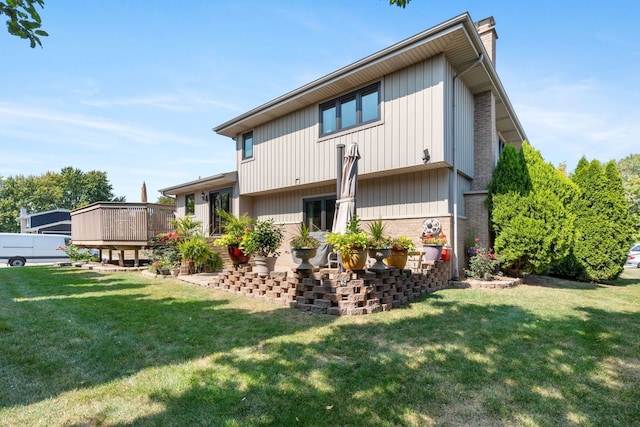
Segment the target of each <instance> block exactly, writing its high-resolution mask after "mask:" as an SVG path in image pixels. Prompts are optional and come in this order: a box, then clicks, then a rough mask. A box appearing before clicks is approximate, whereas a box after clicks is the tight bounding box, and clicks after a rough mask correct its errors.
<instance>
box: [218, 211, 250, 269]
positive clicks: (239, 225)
mask: <svg viewBox="0 0 640 427" xmlns="http://www.w3.org/2000/svg"><path fill="white" fill-rule="evenodd" d="M216 214H217V215H219V216H220V218H221V219H222V226H223V228H224V233H223V234H222V235H221V236H220V237H219V238H218V239H216V240H214V242H213V244H214V245H216V246H218V247H222V248H227V251H228V252H229V257H230V258H231V262H232V263H233V265H236V266H238V265H241V264H246V263H248V262H249V258H250V254H249V253H246V254H245V253H244V252H243V251H242V250H241V249H240V243H241V242H242V239H243V238H244V236H245V235H246V234H248V233H249V230H250V229H251V227H253V224H254V223H255V220H253V219H252V218H250V217H249V216H248V215H247V214H246V213H245V214H243V215H242V216H240V217H236V216H234V215H232V214H231V213H229V212H227V211H224V210H220V209H218V210H217V211H216Z"/></svg>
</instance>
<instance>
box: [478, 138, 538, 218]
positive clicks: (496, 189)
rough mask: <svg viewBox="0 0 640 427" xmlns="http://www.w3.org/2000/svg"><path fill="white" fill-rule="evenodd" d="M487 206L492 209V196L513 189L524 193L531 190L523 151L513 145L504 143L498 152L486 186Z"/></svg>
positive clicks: (521, 193) (518, 192)
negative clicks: (496, 162) (497, 159)
mask: <svg viewBox="0 0 640 427" xmlns="http://www.w3.org/2000/svg"><path fill="white" fill-rule="evenodd" d="M487 191H488V195H487V202H486V205H487V208H489V212H491V210H492V209H493V196H495V195H496V194H505V193H508V192H510V191H513V192H515V193H517V194H520V195H524V194H527V193H528V192H529V191H531V178H529V172H528V171H527V167H526V164H525V160H524V152H523V151H522V150H520V151H518V150H517V149H516V147H514V146H513V145H506V146H505V147H504V150H502V152H501V153H500V159H499V161H498V164H497V165H496V167H495V169H494V171H493V176H492V178H491V181H490V182H489V185H488V186H487Z"/></svg>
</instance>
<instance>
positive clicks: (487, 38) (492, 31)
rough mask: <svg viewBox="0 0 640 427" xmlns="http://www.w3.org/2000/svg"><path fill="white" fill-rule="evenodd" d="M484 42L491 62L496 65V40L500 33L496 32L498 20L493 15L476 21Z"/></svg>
mask: <svg viewBox="0 0 640 427" xmlns="http://www.w3.org/2000/svg"><path fill="white" fill-rule="evenodd" d="M475 25H476V29H477V30H478V34H479V35H480V39H481V40H482V44H483V45H484V48H485V50H486V51H487V54H488V55H489V58H490V59H491V62H493V65H494V66H495V65H496V40H498V33H497V32H496V21H495V20H494V19H493V16H490V17H488V18H484V19H482V20H480V21H478V22H476V23H475Z"/></svg>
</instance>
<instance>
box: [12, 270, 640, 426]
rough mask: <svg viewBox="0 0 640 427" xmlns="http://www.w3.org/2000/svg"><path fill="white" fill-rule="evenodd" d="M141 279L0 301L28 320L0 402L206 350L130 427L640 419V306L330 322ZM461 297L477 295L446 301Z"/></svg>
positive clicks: (468, 306) (425, 307) (453, 311)
mask: <svg viewBox="0 0 640 427" xmlns="http://www.w3.org/2000/svg"><path fill="white" fill-rule="evenodd" d="M60 277H62V278H63V279H64V282H65V286H69V287H71V288H73V287H74V286H76V287H81V286H82V284H83V283H84V284H85V285H86V286H89V287H91V286H95V284H94V283H92V281H91V280H87V278H86V276H84V274H77V273H75V274H73V273H69V274H68V275H65V274H63V273H60ZM117 277H122V276H117ZM107 280H109V279H108V276H107ZM110 280H114V279H113V278H112V279H110ZM130 282H133V284H132V283H130ZM135 282H136V279H132V280H128V279H127V280H125V281H124V283H119V282H118V280H114V282H112V283H113V287H112V288H111V290H112V291H110V290H107V291H105V293H104V295H90V294H87V293H83V292H82V290H80V291H79V292H78V293H77V294H73V293H69V294H67V293H66V292H67V291H66V290H65V291H64V292H65V293H62V294H61V293H57V294H56V293H55V290H54V289H50V288H46V289H45V288H42V287H38V286H37V285H31V286H29V287H28V289H34V290H35V293H37V294H39V295H40V296H41V297H45V298H46V297H50V298H48V299H44V300H38V299H34V300H32V301H25V302H20V303H13V302H11V300H10V299H7V298H5V297H3V298H2V299H0V307H1V308H2V311H0V313H6V314H7V316H21V315H22V316H31V317H32V318H31V319H28V320H24V321H22V322H11V320H9V324H10V326H11V327H12V328H13V329H12V330H11V331H10V332H9V333H2V332H1V331H0V344H1V345H2V349H3V351H2V352H0V362H1V363H0V374H1V375H0V407H3V406H10V405H23V404H28V403H32V402H37V401H41V400H43V399H45V398H47V397H49V396H55V395H57V394H59V393H61V392H64V391H67V390H72V389H75V388H84V387H86V388H89V387H91V386H92V385H99V384H105V383H107V382H109V381H112V380H115V379H121V378H124V377H127V376H131V375H133V374H135V373H137V372H139V371H141V370H143V369H144V368H146V367H154V366H164V365H169V364H176V363H180V362H183V361H187V360H192V359H197V358H200V357H205V356H210V357H211V359H212V360H211V362H210V363H209V361H207V362H205V363H202V365H201V367H200V368H199V369H197V370H193V371H191V372H190V373H189V374H188V375H189V377H188V379H189V384H190V386H188V388H187V389H186V390H184V391H180V392H177V391H176V390H174V389H172V388H171V387H170V386H167V389H166V390H162V391H157V392H155V393H154V394H152V395H151V396H149V397H150V398H151V399H152V400H153V401H154V402H156V403H157V404H158V407H161V408H162V410H161V411H160V412H158V413H156V414H154V415H148V416H140V417H139V418H137V419H136V420H135V421H133V422H132V423H127V424H126V425H252V426H254V425H255V426H260V425H263V426H267V425H306V426H325V425H354V426H374V425H375V426H379V425H388V426H390V425H394V426H395V425H399V426H403V425H421V426H422V425H434V424H438V425H504V424H508V425H525V424H528V425H570V424H583V425H634V423H636V422H637V419H638V415H639V414H640V406H639V403H638V402H640V391H639V390H638V388H637V376H638V373H637V369H638V361H637V360H638V359H637V357H638V356H637V355H638V354H640V342H639V341H638V334H637V332H635V331H638V330H640V313H638V312H613V311H611V312H609V311H604V310H600V309H596V308H594V307H589V306H587V305H586V304H585V305H584V306H582V307H578V308H577V309H574V310H573V311H571V312H568V313H564V312H563V315H562V316H555V317H554V316H548V315H542V314H537V313H536V312H534V311H529V310H527V309H525V308H523V307H522V306H518V305H515V304H496V303H490V302H486V301H491V300H486V301H482V302H479V303H471V302H459V301H456V300H455V297H452V296H450V295H449V294H448V292H447V291H444V292H439V293H436V294H431V295H429V296H426V297H423V298H422V299H420V300H417V301H414V302H413V303H412V304H411V306H410V307H409V308H407V309H402V310H394V311H392V312H391V313H380V314H376V315H370V316H367V317H359V318H350V319H347V318H345V319H335V318H332V317H328V316H311V315H308V314H304V313H301V312H298V311H296V310H289V309H274V310H271V311H266V312H264V311H256V312H248V311H245V310H239V309H234V308H229V307H227V305H228V304H227V302H228V300H224V299H223V300H214V299H205V298H204V297H203V295H204V293H203V292H204V291H205V290H202V289H200V288H197V287H194V288H188V287H183V288H179V289H178V288H177V287H172V288H171V289H172V291H171V292H168V293H167V294H166V295H169V296H166V295H165V294H152V293H151V291H149V290H145V287H146V286H154V285H148V281H147V282H145V281H144V280H141V284H140V285H139V287H137V286H138V285H137V284H135ZM128 283H129V285H130V286H129V287H127V286H128V285H127V284H128ZM145 283H146V284H145ZM156 283H158V282H156ZM12 286H18V285H17V284H14V285H11V286H9V288H11V287H12ZM118 286H120V287H119V288H118ZM154 287H155V288H160V289H162V288H163V287H164V285H162V284H160V285H158V286H154ZM105 288H109V287H108V286H105ZM189 289H193V295H191V296H190V295H189V293H188V291H189ZM179 290H180V292H178V291H179ZM2 292H4V291H3V289H0V293H2ZM125 292H130V293H128V294H126V293H125ZM461 292H474V291H457V290H456V291H452V294H451V295H456V293H461ZM479 292H482V291H479ZM549 292H552V291H549ZM596 292H597V290H596ZM589 294H590V295H591V293H589ZM3 295H4V294H3ZM216 295H220V294H216ZM470 295H473V294H470ZM477 295H480V297H478V298H482V295H491V294H490V293H489V294H484V293H482V294H480V293H479V294H477ZM549 295H550V296H552V295H553V294H552V293H550V294H549ZM55 296H68V298H61V299H56V298H54V297H55ZM549 304H553V300H552V299H550V301H549ZM5 308H6V310H5ZM2 315H3V316H4V314H2ZM310 329H316V330H315V331H313V332H311V333H307V331H309V330H310ZM5 349H8V352H5ZM9 372H10V373H11V377H10V378H11V379H8V378H7V377H8V376H7V374H8V373H9ZM18 388H20V393H19V394H12V391H17V390H18ZM25 389H26V390H25ZM109 424H110V425H113V423H112V422H109Z"/></svg>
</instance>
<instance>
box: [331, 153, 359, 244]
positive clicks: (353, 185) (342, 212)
mask: <svg viewBox="0 0 640 427" xmlns="http://www.w3.org/2000/svg"><path fill="white" fill-rule="evenodd" d="M359 159H360V152H359V151H358V144H356V143H355V142H352V143H351V144H350V145H349V148H348V149H347V152H346V153H345V155H344V162H343V164H342V182H341V183H340V194H339V195H338V197H339V198H338V200H336V212H335V216H334V220H333V230H332V231H333V232H334V233H344V232H345V231H346V230H347V224H348V223H349V221H350V220H351V218H353V216H354V215H355V213H356V191H357V189H358V160H359Z"/></svg>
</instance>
